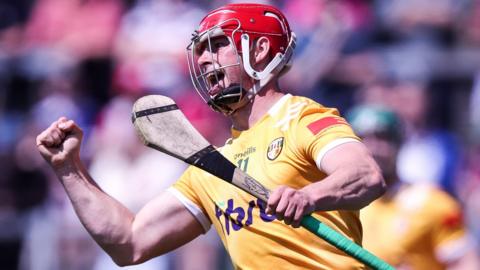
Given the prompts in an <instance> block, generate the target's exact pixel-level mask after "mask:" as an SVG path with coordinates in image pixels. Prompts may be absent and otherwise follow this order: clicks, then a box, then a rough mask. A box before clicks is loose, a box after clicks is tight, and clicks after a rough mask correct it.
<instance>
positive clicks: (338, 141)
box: [315, 138, 360, 172]
mask: <svg viewBox="0 0 480 270" xmlns="http://www.w3.org/2000/svg"><path fill="white" fill-rule="evenodd" d="M349 142H360V141H359V140H357V139H354V138H340V139H336V140H333V141H331V142H329V143H328V144H327V145H325V146H324V147H323V148H322V150H320V152H318V155H317V158H316V159H315V163H316V164H317V168H318V169H319V170H321V171H322V172H323V171H324V170H323V168H322V160H323V158H324V157H325V155H326V154H327V153H328V151H330V150H332V149H333V148H335V147H337V146H339V145H342V144H344V143H349Z"/></svg>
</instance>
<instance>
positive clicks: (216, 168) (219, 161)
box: [185, 145, 236, 183]
mask: <svg viewBox="0 0 480 270" xmlns="http://www.w3.org/2000/svg"><path fill="white" fill-rule="evenodd" d="M185 162H187V163H188V164H191V165H193V166H196V167H198V168H200V169H202V170H204V171H207V172H209V173H211V174H212V175H215V176H216V177H218V178H220V179H222V180H225V181H227V182H229V183H231V182H232V180H233V173H234V171H235V168H236V167H235V165H233V163H231V162H230V161H229V160H228V159H226V158H225V157H224V156H222V154H220V153H219V152H218V151H217V150H216V149H215V148H214V147H213V146H212V145H209V146H207V147H205V148H204V149H202V150H200V151H198V152H197V153H195V154H193V155H192V156H190V157H189V158H187V159H186V160H185Z"/></svg>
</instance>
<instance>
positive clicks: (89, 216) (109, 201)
mask: <svg viewBox="0 0 480 270" xmlns="http://www.w3.org/2000/svg"><path fill="white" fill-rule="evenodd" d="M55 172H56V174H57V176H58V177H59V179H60V180H61V183H62V184H63V186H64V188H65V190H66V192H67V194H68V197H69V198H70V201H71V202H72V205H73V207H74V209H75V212H76V214H77V215H78V217H79V219H80V221H81V222H82V224H83V225H84V226H85V228H86V229H87V231H88V232H89V234H90V235H91V236H92V237H93V239H94V240H95V241H96V242H97V243H98V244H99V245H100V246H101V247H102V248H103V249H104V250H105V251H106V252H107V253H108V254H109V255H110V256H111V257H112V259H113V260H114V261H115V262H116V263H117V264H121V265H125V264H130V263H131V262H133V261H134V260H135V259H134V256H135V255H134V249H133V248H132V246H133V245H132V233H131V231H132V229H131V228H132V222H133V220H134V214H133V213H132V212H130V211H129V210H128V209H127V208H126V207H124V206H123V205H122V204H120V203H119V202H118V201H117V200H115V199H114V198H112V197H110V196H109V195H107V194H106V193H105V192H103V191H102V190H101V189H100V187H99V186H98V185H97V184H96V183H95V182H94V181H93V179H92V178H91V177H90V175H89V173H88V172H87V170H86V169H85V167H84V165H83V164H82V163H81V161H79V160H77V161H75V162H70V163H68V164H65V165H64V166H62V167H61V168H56V169H55Z"/></svg>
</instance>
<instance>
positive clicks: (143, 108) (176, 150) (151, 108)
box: [132, 95, 394, 270]
mask: <svg viewBox="0 0 480 270" xmlns="http://www.w3.org/2000/svg"><path fill="white" fill-rule="evenodd" d="M132 122H133V124H134V126H135V129H136V130H137V133H138V136H139V137H140V139H141V140H142V141H143V143H144V144H145V145H147V146H149V147H151V148H154V149H156V150H159V151H161V152H163V153H165V154H168V155H170V156H173V157H176V158H178V159H181V160H183V161H185V162H186V163H188V164H191V165H193V166H196V167H198V168H200V169H202V170H204V171H206V172H209V173H211V174H212V175H215V176H217V177H218V178H220V179H222V180H224V181H227V182H229V183H231V184H233V185H235V186H237V187H239V188H241V189H243V190H244V191H246V192H248V193H249V194H251V195H253V196H255V197H256V198H258V199H261V200H263V201H265V202H267V200H268V196H269V194H270V191H269V190H268V189H267V188H265V187H264V186H263V185H262V184H260V183H259V182H258V181H257V180H255V179H254V178H252V177H251V176H249V175H248V174H246V173H245V172H243V171H242V170H240V169H239V168H237V167H236V166H235V165H234V164H233V163H231V162H230V161H229V160H227V159H226V158H225V157H224V156H222V155H221V154H220V153H219V152H218V151H217V150H216V149H215V148H214V147H213V146H212V145H211V144H210V143H209V142H208V141H207V140H206V139H205V138H204V137H203V136H202V135H201V134H200V133H199V132H198V131H197V130H196V129H195V128H194V127H193V126H192V125H191V124H190V122H189V121H188V120H187V118H186V117H185V115H184V114H183V113H182V112H181V111H180V110H179V109H178V106H177V104H175V102H174V101H173V100H172V99H170V98H168V97H165V96H160V95H150V96H145V97H142V98H140V99H138V100H137V101H136V102H135V104H134V105H133V112H132ZM301 225H302V227H304V228H306V229H307V230H309V231H310V232H312V233H314V234H315V235H317V236H318V237H320V238H322V239H324V240H325V241H327V242H328V243H330V244H332V245H333V246H335V247H336V248H338V249H340V250H342V251H344V252H345V253H347V254H348V255H350V256H352V257H353V258H355V259H357V260H359V261H360V262H362V263H364V264H365V265H367V266H369V267H371V268H372V269H381V270H391V269H394V268H393V267H392V266H390V265H389V264H387V263H386V262H384V261H382V260H381V259H379V258H378V257H376V256H375V255H373V254H372V253H370V252H368V251H367V250H365V249H363V248H362V247H360V246H359V245H357V244H356V243H354V242H353V241H351V240H350V239H348V238H346V237H345V236H343V235H342V234H340V233H338V232H337V231H335V230H333V229H332V228H330V227H328V226H327V225H325V224H323V223H322V222H321V221H319V220H317V219H315V218H314V217H312V216H311V215H307V216H305V217H303V219H302V222H301Z"/></svg>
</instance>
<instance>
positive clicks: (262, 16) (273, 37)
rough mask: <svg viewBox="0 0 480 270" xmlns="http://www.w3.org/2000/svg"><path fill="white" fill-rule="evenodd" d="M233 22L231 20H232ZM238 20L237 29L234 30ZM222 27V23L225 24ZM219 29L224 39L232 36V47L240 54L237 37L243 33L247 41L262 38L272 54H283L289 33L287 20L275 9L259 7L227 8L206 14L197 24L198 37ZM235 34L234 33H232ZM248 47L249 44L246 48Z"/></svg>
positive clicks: (246, 5)
mask: <svg viewBox="0 0 480 270" xmlns="http://www.w3.org/2000/svg"><path fill="white" fill-rule="evenodd" d="M232 19H233V20H232ZM236 20H238V21H239V22H240V29H238V31H235V30H237V27H238V23H237V22H236ZM227 21H229V22H228V23H225V24H223V25H222V22H227ZM217 25H221V28H222V30H223V31H224V32H225V34H226V35H229V36H233V40H234V41H235V45H236V46H237V48H238V49H239V50H241V48H242V47H241V41H240V38H241V35H242V34H243V33H246V34H248V35H249V36H250V40H256V39H257V38H259V37H261V36H265V37H267V38H268V39H269V40H270V46H271V47H272V53H273V55H275V54H276V53H278V52H280V53H285V50H286V49H287V46H288V42H289V41H290V38H291V35H292V32H291V30H290V25H289V24H288V22H287V19H286V18H285V16H284V15H283V13H282V12H280V10H278V9H277V8H275V7H272V6H268V5H262V4H228V5H226V6H223V7H221V8H218V9H215V10H213V11H211V12H210V13H208V14H207V15H206V16H205V17H204V18H203V19H202V21H201V22H200V26H199V27H198V32H199V33H200V34H201V33H203V32H205V31H207V30H208V29H211V28H212V27H215V26H217ZM233 31H235V33H233V35H232V32H233ZM250 45H251V44H250Z"/></svg>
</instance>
